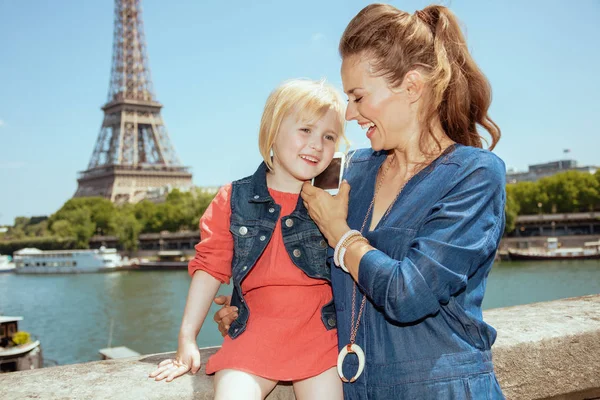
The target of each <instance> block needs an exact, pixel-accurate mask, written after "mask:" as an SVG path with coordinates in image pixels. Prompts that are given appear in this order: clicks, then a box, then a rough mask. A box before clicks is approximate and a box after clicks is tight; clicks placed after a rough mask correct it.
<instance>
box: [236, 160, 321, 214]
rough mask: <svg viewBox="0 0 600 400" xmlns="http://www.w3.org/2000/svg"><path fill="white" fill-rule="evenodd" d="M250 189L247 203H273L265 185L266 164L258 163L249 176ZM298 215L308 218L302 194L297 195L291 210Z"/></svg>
mask: <svg viewBox="0 0 600 400" xmlns="http://www.w3.org/2000/svg"><path fill="white" fill-rule="evenodd" d="M251 184H252V190H251V191H250V198H249V199H248V202H249V203H268V202H271V203H275V200H273V198H272V197H271V195H270V194H269V188H268V187H267V165H266V164H265V163H264V161H263V162H262V163H260V165H259V166H258V169H257V170H256V172H255V173H254V175H252V178H251ZM292 214H295V215H297V216H299V217H304V218H310V217H309V216H308V210H307V209H306V207H305V206H304V201H302V196H298V203H296V208H295V209H294V211H293V212H292Z"/></svg>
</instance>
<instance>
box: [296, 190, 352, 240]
mask: <svg viewBox="0 0 600 400" xmlns="http://www.w3.org/2000/svg"><path fill="white" fill-rule="evenodd" d="M349 194H350V185H349V184H348V182H346V181H343V182H342V184H341V186H340V190H339V192H338V194H337V195H335V196H332V195H330V194H329V193H327V192H326V191H324V190H323V189H320V188H317V187H314V186H313V185H311V184H310V183H308V182H305V183H304V185H302V192H301V193H300V195H301V196H302V200H304V206H306V208H307V210H308V213H309V215H310V217H311V218H312V219H313V221H315V223H316V224H317V226H318V227H319V230H320V231H321V233H323V235H324V236H325V238H326V239H327V241H328V242H329V245H330V246H331V247H335V245H336V244H337V242H338V240H340V238H341V237H342V235H344V233H346V232H347V231H348V230H350V227H348V224H347V223H346V218H348V195H349Z"/></svg>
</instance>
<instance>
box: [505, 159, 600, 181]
mask: <svg viewBox="0 0 600 400" xmlns="http://www.w3.org/2000/svg"><path fill="white" fill-rule="evenodd" d="M598 169H599V167H594V166H587V167H578V166H577V161H575V160H559V161H551V162H547V163H543V164H534V165H530V166H529V169H528V171H527V172H516V171H508V172H507V174H506V182H507V183H517V182H535V181H537V180H538V179H541V178H545V177H547V176H552V175H555V174H558V173H559V172H565V171H579V172H587V173H589V174H595V173H596V171H597V170H598Z"/></svg>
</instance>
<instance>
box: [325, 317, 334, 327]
mask: <svg viewBox="0 0 600 400" xmlns="http://www.w3.org/2000/svg"><path fill="white" fill-rule="evenodd" d="M327 325H329V326H331V327H332V328H333V327H334V326H335V318H334V317H331V318H329V319H328V320H327Z"/></svg>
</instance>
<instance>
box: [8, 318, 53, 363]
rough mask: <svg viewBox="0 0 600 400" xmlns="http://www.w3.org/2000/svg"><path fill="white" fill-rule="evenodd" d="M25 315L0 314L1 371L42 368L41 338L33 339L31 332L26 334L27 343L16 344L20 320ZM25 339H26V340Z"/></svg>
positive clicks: (22, 333)
mask: <svg viewBox="0 0 600 400" xmlns="http://www.w3.org/2000/svg"><path fill="white" fill-rule="evenodd" d="M22 320H23V317H8V316H3V315H0V372H14V371H27V370H30V369H36V368H42V367H43V364H44V362H43V358H42V348H41V347H40V341H39V340H32V339H31V338H30V337H29V334H27V333H24V332H20V333H19V334H21V335H26V337H27V339H26V340H27V341H26V342H25V343H19V342H17V343H19V344H16V343H14V342H13V339H14V340H15V341H17V339H16V337H17V336H18V335H15V334H16V333H17V332H19V328H18V322H19V321H22ZM24 341H25V340H24Z"/></svg>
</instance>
